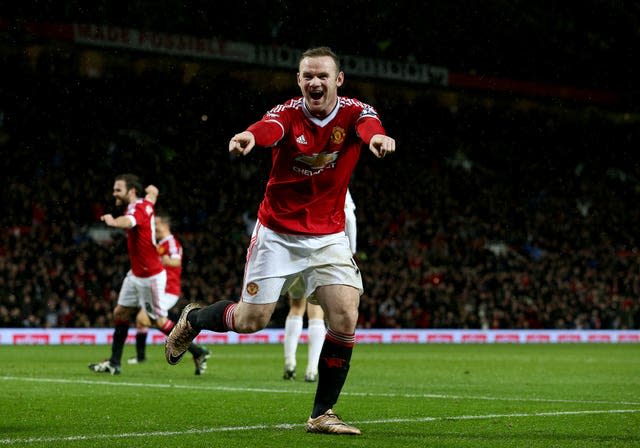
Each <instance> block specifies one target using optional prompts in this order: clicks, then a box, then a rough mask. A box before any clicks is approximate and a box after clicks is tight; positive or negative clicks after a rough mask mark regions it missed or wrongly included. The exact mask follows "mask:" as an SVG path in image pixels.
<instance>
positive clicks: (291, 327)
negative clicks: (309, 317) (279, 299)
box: [283, 316, 302, 370]
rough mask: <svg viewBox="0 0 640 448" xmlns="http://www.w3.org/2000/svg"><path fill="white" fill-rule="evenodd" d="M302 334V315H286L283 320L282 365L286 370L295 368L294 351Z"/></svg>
mask: <svg viewBox="0 0 640 448" xmlns="http://www.w3.org/2000/svg"><path fill="white" fill-rule="evenodd" d="M301 334H302V316H288V317H287V320H286V321H285V322H284V344H283V345H284V366H285V367H286V369H287V370H293V369H295V368H296V351H297V350H298V340H299V339H300V335H301Z"/></svg>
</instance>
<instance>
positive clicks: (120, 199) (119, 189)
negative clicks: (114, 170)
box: [113, 180, 129, 206]
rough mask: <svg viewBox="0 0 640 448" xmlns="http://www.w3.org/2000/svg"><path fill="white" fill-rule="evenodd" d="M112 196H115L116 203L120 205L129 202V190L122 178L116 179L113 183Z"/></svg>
mask: <svg viewBox="0 0 640 448" xmlns="http://www.w3.org/2000/svg"><path fill="white" fill-rule="evenodd" d="M113 197H114V198H116V205H117V206H121V205H124V204H128V203H129V192H128V191H127V184H126V183H125V181H123V180H117V181H115V182H114V184H113Z"/></svg>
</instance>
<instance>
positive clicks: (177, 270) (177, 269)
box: [158, 235, 182, 296]
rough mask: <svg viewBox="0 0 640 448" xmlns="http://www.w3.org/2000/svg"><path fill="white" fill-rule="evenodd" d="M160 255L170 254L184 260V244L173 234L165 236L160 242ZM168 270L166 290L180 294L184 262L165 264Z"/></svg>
mask: <svg viewBox="0 0 640 448" xmlns="http://www.w3.org/2000/svg"><path fill="white" fill-rule="evenodd" d="M158 255H159V256H160V257H162V256H163V255H169V257H170V258H172V259H174V260H175V259H178V260H182V244H180V241H178V239H177V238H176V237H174V236H173V235H169V236H166V237H164V238H163V239H162V240H160V242H159V243H158ZM164 268H165V270H166V271H167V287H166V288H165V289H164V290H165V292H167V293H169V294H173V295H176V296H180V293H181V290H180V277H181V275H182V263H181V264H180V266H165V267H164Z"/></svg>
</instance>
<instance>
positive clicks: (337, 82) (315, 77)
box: [298, 56, 344, 118]
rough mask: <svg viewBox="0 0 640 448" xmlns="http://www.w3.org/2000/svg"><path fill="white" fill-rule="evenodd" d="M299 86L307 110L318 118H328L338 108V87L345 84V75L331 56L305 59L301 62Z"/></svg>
mask: <svg viewBox="0 0 640 448" xmlns="http://www.w3.org/2000/svg"><path fill="white" fill-rule="evenodd" d="M299 70H300V71H299V72H298V86H300V91H301V92H302V96H303V97H304V102H305V104H306V105H307V109H309V112H311V113H312V114H313V115H315V116H316V117H320V118H323V117H326V116H327V115H329V114H330V113H331V111H332V110H333V108H334V107H335V106H336V102H337V100H338V87H340V86H341V85H342V83H343V82H344V73H343V72H339V73H337V67H336V64H335V62H334V60H333V59H332V58H331V57H330V56H319V57H313V58H304V59H303V60H302V61H300V67H299Z"/></svg>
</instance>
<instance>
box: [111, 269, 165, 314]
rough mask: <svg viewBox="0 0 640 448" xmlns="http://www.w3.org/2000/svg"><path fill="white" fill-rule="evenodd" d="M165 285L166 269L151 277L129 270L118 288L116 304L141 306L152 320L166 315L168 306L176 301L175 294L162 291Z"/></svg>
mask: <svg viewBox="0 0 640 448" xmlns="http://www.w3.org/2000/svg"><path fill="white" fill-rule="evenodd" d="M166 286H167V271H164V270H163V271H162V272H160V273H158V274H156V275H152V276H151V277H136V276H135V275H133V273H132V272H131V271H129V272H127V276H126V277H125V278H124V281H123V282H122V288H120V295H119V296H118V305H121V306H127V307H131V308H137V307H142V308H143V309H144V310H145V311H146V312H147V314H148V315H149V318H150V319H152V320H156V319H157V318H158V317H167V314H168V311H169V308H171V307H172V306H174V305H175V303H176V301H174V298H175V297H176V296H167V294H165V292H164V288H165V287H166Z"/></svg>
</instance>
